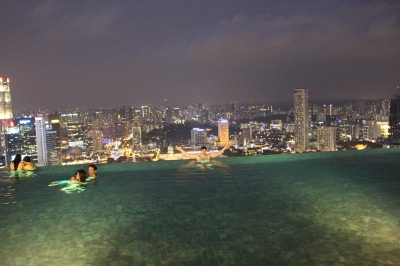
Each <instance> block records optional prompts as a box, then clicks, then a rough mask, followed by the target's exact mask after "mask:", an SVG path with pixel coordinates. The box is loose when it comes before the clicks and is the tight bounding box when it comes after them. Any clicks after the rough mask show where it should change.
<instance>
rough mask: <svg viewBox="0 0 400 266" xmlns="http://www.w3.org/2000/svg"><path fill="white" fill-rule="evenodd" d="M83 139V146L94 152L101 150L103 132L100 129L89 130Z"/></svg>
mask: <svg viewBox="0 0 400 266" xmlns="http://www.w3.org/2000/svg"><path fill="white" fill-rule="evenodd" d="M84 139H85V140H84V143H85V146H86V147H87V148H89V150H90V149H92V150H93V152H94V153H96V152H100V151H102V150H103V133H102V132H101V131H100V130H89V131H88V132H87V134H86V135H85V137H84Z"/></svg>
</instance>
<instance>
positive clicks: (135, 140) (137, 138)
mask: <svg viewBox="0 0 400 266" xmlns="http://www.w3.org/2000/svg"><path fill="white" fill-rule="evenodd" d="M132 147H133V149H140V150H141V149H142V129H141V127H140V123H139V122H137V121H135V122H133V127H132Z"/></svg>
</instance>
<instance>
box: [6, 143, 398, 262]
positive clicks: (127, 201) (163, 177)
mask: <svg viewBox="0 0 400 266" xmlns="http://www.w3.org/2000/svg"><path fill="white" fill-rule="evenodd" d="M80 168H85V169H87V166H61V167H42V168H39V169H38V170H37V171H36V173H35V174H34V175H32V176H23V175H19V176H15V175H14V176H11V174H10V172H8V171H6V170H3V171H2V172H0V203H1V204H0V214H1V216H0V261H1V263H0V264H1V265H374V266H376V265H400V212H399V209H400V149H398V150H396V149H376V150H364V151H346V152H331V153H310V154H294V155H273V156H258V157H236V158H219V159H218V160H216V161H215V163H214V165H213V166H212V167H210V166H205V165H197V164H195V163H194V162H193V161H190V160H181V161H159V162H154V163H126V164H109V165H100V166H99V169H98V180H97V181H96V182H94V183H89V184H88V185H87V186H86V187H85V188H84V190H77V191H72V192H71V193H66V192H65V191H63V190H61V189H62V187H59V186H48V185H49V184H50V183H51V182H53V181H57V180H63V179H68V178H69V177H71V176H73V175H74V173H75V171H76V170H78V169H80Z"/></svg>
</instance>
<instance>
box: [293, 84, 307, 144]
mask: <svg viewBox="0 0 400 266" xmlns="http://www.w3.org/2000/svg"><path fill="white" fill-rule="evenodd" d="M308 113H309V110H308V90H307V89H295V90H294V124H295V136H294V139H295V142H296V152H305V151H306V150H307V149H308V141H309V132H310V121H309V114H308Z"/></svg>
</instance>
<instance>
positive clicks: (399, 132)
mask: <svg viewBox="0 0 400 266" xmlns="http://www.w3.org/2000/svg"><path fill="white" fill-rule="evenodd" d="M389 142H390V143H396V144H400V88H399V93H398V94H397V96H396V97H395V98H393V99H392V100H391V101H390V114H389Z"/></svg>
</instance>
